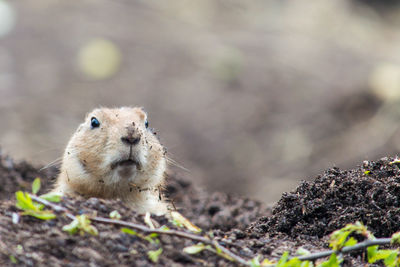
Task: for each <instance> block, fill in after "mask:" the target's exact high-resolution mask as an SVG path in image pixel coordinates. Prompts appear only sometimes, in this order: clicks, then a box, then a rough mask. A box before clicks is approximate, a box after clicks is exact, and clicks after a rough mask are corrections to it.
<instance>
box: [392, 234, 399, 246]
mask: <svg viewBox="0 0 400 267" xmlns="http://www.w3.org/2000/svg"><path fill="white" fill-rule="evenodd" d="M391 243H392V244H400V232H397V233H394V234H393V235H392V241H391Z"/></svg>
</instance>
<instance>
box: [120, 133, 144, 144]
mask: <svg viewBox="0 0 400 267" xmlns="http://www.w3.org/2000/svg"><path fill="white" fill-rule="evenodd" d="M121 141H122V143H124V144H127V145H136V144H137V143H139V141H140V136H132V135H127V136H123V137H121Z"/></svg>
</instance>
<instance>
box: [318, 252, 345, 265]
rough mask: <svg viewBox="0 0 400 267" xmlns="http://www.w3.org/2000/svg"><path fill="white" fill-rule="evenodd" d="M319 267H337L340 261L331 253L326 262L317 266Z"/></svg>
mask: <svg viewBox="0 0 400 267" xmlns="http://www.w3.org/2000/svg"><path fill="white" fill-rule="evenodd" d="M319 266H320V267H339V266H340V261H339V260H338V258H337V257H336V254H335V253H332V255H331V256H330V258H329V260H328V261H325V262H323V263H321V264H320V265H319Z"/></svg>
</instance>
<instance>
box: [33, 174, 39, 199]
mask: <svg viewBox="0 0 400 267" xmlns="http://www.w3.org/2000/svg"><path fill="white" fill-rule="evenodd" d="M39 190H40V178H39V177H37V178H35V180H33V183H32V194H34V195H36V194H37V192H39Z"/></svg>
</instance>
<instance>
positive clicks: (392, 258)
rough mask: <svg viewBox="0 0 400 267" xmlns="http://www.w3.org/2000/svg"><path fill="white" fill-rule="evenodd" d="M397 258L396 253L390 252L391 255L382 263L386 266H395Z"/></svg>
mask: <svg viewBox="0 0 400 267" xmlns="http://www.w3.org/2000/svg"><path fill="white" fill-rule="evenodd" d="M397 258H398V251H397V250H391V253H390V254H389V255H388V256H387V257H386V258H385V259H384V261H383V262H384V263H385V265H386V266H396V261H397Z"/></svg>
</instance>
